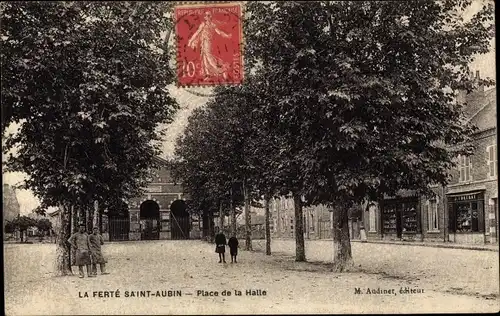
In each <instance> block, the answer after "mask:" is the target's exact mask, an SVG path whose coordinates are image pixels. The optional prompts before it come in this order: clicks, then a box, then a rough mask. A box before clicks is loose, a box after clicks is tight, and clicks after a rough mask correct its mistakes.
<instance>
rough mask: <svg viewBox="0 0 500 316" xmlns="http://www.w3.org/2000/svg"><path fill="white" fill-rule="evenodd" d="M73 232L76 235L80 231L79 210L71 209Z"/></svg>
mask: <svg viewBox="0 0 500 316" xmlns="http://www.w3.org/2000/svg"><path fill="white" fill-rule="evenodd" d="M71 226H72V227H71V232H73V233H76V232H77V231H78V208H77V207H74V206H72V207H71Z"/></svg>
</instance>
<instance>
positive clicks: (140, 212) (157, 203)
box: [102, 157, 200, 241]
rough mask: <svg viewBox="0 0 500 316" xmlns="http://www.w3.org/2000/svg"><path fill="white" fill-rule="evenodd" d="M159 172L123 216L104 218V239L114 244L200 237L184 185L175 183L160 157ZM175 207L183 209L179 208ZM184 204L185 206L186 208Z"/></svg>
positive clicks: (127, 207)
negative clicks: (188, 209)
mask: <svg viewBox="0 0 500 316" xmlns="http://www.w3.org/2000/svg"><path fill="white" fill-rule="evenodd" d="M156 160H157V162H158V164H159V166H160V167H159V169H157V170H156V172H155V173H154V177H153V178H152V179H150V183H149V185H148V186H147V187H146V188H145V193H144V194H143V195H141V196H138V197H136V198H133V199H131V200H130V201H128V203H126V205H125V206H124V208H125V210H124V211H123V212H121V213H120V214H107V215H104V216H103V218H102V234H103V237H104V238H105V239H107V240H110V241H124V240H158V239H189V238H198V237H199V236H198V235H199V225H200V223H199V220H198V219H197V218H194V217H193V216H191V215H189V214H188V213H187V212H186V211H185V204H184V203H185V200H186V197H185V195H184V194H183V190H182V186H181V185H180V184H177V183H175V182H174V181H173V179H172V177H171V174H170V171H169V166H168V163H167V161H165V160H163V159H161V158H159V157H158V158H156ZM174 205H178V206H179V207H177V208H175V207H174ZM183 205H184V206H183Z"/></svg>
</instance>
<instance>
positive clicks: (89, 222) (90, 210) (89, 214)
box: [85, 204, 94, 234]
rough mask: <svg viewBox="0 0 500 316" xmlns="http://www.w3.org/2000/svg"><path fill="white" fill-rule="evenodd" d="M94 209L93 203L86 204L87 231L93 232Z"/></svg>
mask: <svg viewBox="0 0 500 316" xmlns="http://www.w3.org/2000/svg"><path fill="white" fill-rule="evenodd" d="M93 214H94V209H93V207H92V206H91V205H89V204H87V205H85V220H86V225H87V233H89V234H90V233H91V232H92V228H93V224H94V218H93V216H92V215H93Z"/></svg>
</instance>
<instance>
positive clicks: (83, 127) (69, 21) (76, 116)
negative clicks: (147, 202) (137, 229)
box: [1, 2, 178, 212]
mask: <svg viewBox="0 0 500 316" xmlns="http://www.w3.org/2000/svg"><path fill="white" fill-rule="evenodd" d="M169 6H170V4H167V3H154V4H153V3H145V2H120V3H118V2H113V3H111V2H48V3H45V2H44V3H42V2H9V3H4V4H3V7H2V29H1V41H2V51H1V64H2V78H1V80H2V82H1V83H2V97H1V98H2V112H4V114H5V115H4V116H3V117H2V118H3V119H5V121H4V122H3V123H18V124H20V127H19V131H18V132H17V133H16V134H14V135H10V136H8V137H7V138H6V141H5V146H4V152H8V151H11V150H13V149H15V150H16V153H15V154H11V155H9V156H8V159H7V161H6V166H7V170H8V171H19V172H24V173H26V174H27V175H28V179H27V180H26V182H25V184H24V186H23V187H24V188H29V189H31V190H33V192H34V194H35V195H36V196H37V197H39V198H40V199H41V201H42V206H41V208H40V211H42V212H43V210H45V209H46V208H47V207H49V206H58V205H60V204H62V203H66V204H74V205H75V204H81V205H84V204H89V203H91V201H93V200H94V199H97V200H99V202H100V205H101V206H102V207H103V208H104V207H107V206H110V205H114V204H117V203H118V202H119V201H121V200H123V199H127V198H130V197H132V196H134V195H136V194H138V193H139V192H140V188H141V187H143V186H144V184H145V179H146V177H147V175H148V173H149V170H150V169H151V167H153V166H154V161H153V158H154V157H155V156H156V155H157V154H158V153H159V146H158V141H159V140H160V136H161V135H160V134H159V133H158V132H157V128H158V126H159V124H164V123H168V122H170V121H171V120H172V117H173V114H174V113H175V111H176V110H177V108H178V105H177V103H176V101H175V100H174V99H173V98H172V97H171V96H170V95H169V93H168V91H167V90H166V86H167V85H168V84H170V83H171V82H172V81H173V74H172V72H171V71H170V69H169V67H168V54H167V53H165V52H164V51H163V50H162V48H164V47H165V43H164V39H162V38H161V36H160V34H161V33H162V32H165V31H167V30H168V27H169V25H167V23H166V22H165V21H166V20H167V19H165V17H164V14H165V12H166V10H167V9H168V7H169ZM2 125H3V126H6V125H4V124H2Z"/></svg>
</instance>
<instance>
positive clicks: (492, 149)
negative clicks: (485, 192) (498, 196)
mask: <svg viewBox="0 0 500 316" xmlns="http://www.w3.org/2000/svg"><path fill="white" fill-rule="evenodd" d="M486 159H487V163H488V177H489V178H496V177H497V176H498V159H497V146H496V145H492V146H488V147H486Z"/></svg>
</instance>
